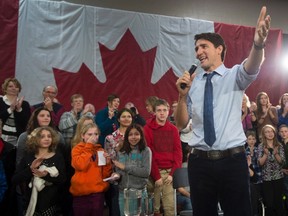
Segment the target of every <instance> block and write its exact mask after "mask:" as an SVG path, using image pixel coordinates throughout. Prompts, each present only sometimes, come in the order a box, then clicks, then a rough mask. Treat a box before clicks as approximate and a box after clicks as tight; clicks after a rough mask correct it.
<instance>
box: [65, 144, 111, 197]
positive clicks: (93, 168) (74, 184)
mask: <svg viewBox="0 0 288 216" xmlns="http://www.w3.org/2000/svg"><path fill="white" fill-rule="evenodd" d="M97 151H104V149H103V148H102V147H101V145H100V144H96V145H93V144H91V143H83V142H81V143H79V144H77V145H76V146H75V147H74V148H73V149H72V167H73V168H74V169H75V174H74V175H73V176H72V178H71V187H70V192H71V194H72V195H73V196H82V195H89V194H92V193H99V192H104V191H106V190H107V189H108V187H109V183H108V182H104V181H103V179H104V178H107V177H109V176H110V175H111V173H112V166H111V164H106V165H105V166H98V156H97ZM92 155H95V156H96V158H95V156H94V158H95V160H94V159H93V157H92Z"/></svg>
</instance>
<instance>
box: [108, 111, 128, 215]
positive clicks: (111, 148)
mask: <svg viewBox="0 0 288 216" xmlns="http://www.w3.org/2000/svg"><path fill="white" fill-rule="evenodd" d="M117 121H118V124H119V128H118V129H117V130H116V131H114V132H113V133H112V134H110V135H108V136H106V138H105V150H106V151H107V152H108V154H109V157H110V159H115V158H116V155H117V152H118V150H119V149H121V147H122V144H123V140H124V134H125V132H126V130H127V128H128V127H129V126H130V125H131V124H132V121H133V114H132V112H131V110H130V109H127V108H123V109H121V110H120V111H119V112H118V114H117ZM118 194H119V191H118V184H117V182H114V181H111V182H110V187H109V190H108V191H107V192H106V194H105V199H106V203H107V205H108V208H109V215H110V216H119V215H120V211H119V205H118Z"/></svg>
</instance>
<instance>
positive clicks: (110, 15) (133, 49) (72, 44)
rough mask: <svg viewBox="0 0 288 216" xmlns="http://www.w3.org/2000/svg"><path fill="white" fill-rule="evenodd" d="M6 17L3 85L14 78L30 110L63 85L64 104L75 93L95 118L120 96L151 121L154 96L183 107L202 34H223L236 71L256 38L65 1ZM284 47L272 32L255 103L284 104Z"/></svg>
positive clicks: (15, 4)
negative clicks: (260, 96) (49, 88)
mask: <svg viewBox="0 0 288 216" xmlns="http://www.w3.org/2000/svg"><path fill="white" fill-rule="evenodd" d="M268 9H269V8H268ZM0 10H1V15H2V16H0V28H1V31H0V32H1V33H0V47H1V49H0V81H1V83H3V81H4V79H5V78H7V77H12V76H15V77H16V78H17V79H18V80H19V81H20V82H21V84H22V92H21V95H24V96H25V99H26V100H27V101H29V102H30V104H31V105H32V104H35V103H38V102H39V101H41V100H42V89H43V87H44V86H45V85H49V84H53V85H57V87H58V89H59V94H58V96H57V99H58V100H59V101H60V102H61V103H62V104H63V105H64V106H65V107H66V109H70V96H71V95H72V94H74V93H80V94H82V95H83V96H84V99H85V102H86V103H88V102H89V103H92V104H94V105H95V107H96V110H99V109H101V108H102V107H104V106H105V104H106V100H107V96H108V95H109V94H111V93H116V94H118V95H119V96H120V99H121V105H123V106H124V104H125V103H126V102H128V101H132V102H133V103H134V104H135V105H136V106H137V107H138V109H139V110H140V113H143V115H144V116H145V114H147V113H146V111H145V105H144V102H145V99H146V98H147V97H148V96H152V95H156V96H158V97H161V98H164V99H166V100H167V101H168V102H172V101H173V100H177V96H178V94H177V90H176V87H175V82H176V79H177V77H179V76H181V74H182V73H183V72H184V70H187V69H189V67H190V66H191V64H192V63H194V62H195V52H194V35H195V34H198V33H202V32H217V33H220V34H221V35H222V36H223V38H224V40H225V41H226V45H227V54H226V59H225V65H226V66H227V67H231V66H232V65H234V64H237V63H241V62H242V61H243V60H244V59H245V58H246V57H247V56H248V54H249V51H250V49H251V46H252V42H253V36H254V31H255V28H254V27H246V26H239V25H228V24H223V23H215V22H211V21H205V20H197V19H191V18H179V17H169V16H161V15H154V14H144V13H136V12H128V11H121V10H114V9H106V8H99V7H91V6H87V5H77V4H71V3H67V2H63V1H61V2H59V1H46V0H20V1H18V0H2V5H1V9H0ZM259 11H260V8H259ZM256 20H257V17H255V24H256ZM281 45H282V32H281V30H279V29H273V30H271V31H270V33H269V37H268V40H267V43H266V49H265V51H266V60H265V63H264V65H263V66H262V68H261V73H260V75H259V77H258V79H257V81H256V82H254V83H253V84H252V85H251V86H250V87H249V89H248V90H247V94H248V96H249V97H250V98H251V100H255V97H256V94H257V93H258V92H259V91H265V92H267V93H268V94H269V95H270V100H271V101H272V103H277V102H278V99H279V96H280V95H281V94H282V93H284V90H285V88H284V87H285V86H286V82H287V81H286V82H285V80H287V78H284V75H283V74H281V72H280V70H279V68H278V62H277V60H278V59H279V57H280V55H281Z"/></svg>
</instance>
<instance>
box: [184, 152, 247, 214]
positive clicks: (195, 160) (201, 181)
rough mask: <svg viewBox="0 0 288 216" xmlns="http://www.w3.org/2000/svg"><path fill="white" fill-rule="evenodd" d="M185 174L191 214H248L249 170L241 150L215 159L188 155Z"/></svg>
mask: <svg viewBox="0 0 288 216" xmlns="http://www.w3.org/2000/svg"><path fill="white" fill-rule="evenodd" d="M188 176H189V184H190V193H191V200H193V202H192V208H193V216H203V215H207V216H216V215H218V213H217V203H218V202H220V205H221V208H222V210H223V211H224V214H225V216H251V202H250V190H249V172H248V165H247V160H246V155H245V153H237V154H234V155H232V156H230V157H226V158H223V159H219V160H209V159H203V158H199V157H198V155H195V154H190V156H189V160H188Z"/></svg>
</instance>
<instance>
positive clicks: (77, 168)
mask: <svg viewBox="0 0 288 216" xmlns="http://www.w3.org/2000/svg"><path fill="white" fill-rule="evenodd" d="M270 22H271V18H270V16H269V15H266V7H263V8H262V9H261V12H260V15H259V18H258V21H257V25H256V31H255V37H254V43H253V46H252V48H251V51H250V54H249V56H248V58H247V59H245V60H244V61H243V62H242V63H241V64H239V65H235V66H234V67H232V68H231V69H229V68H226V67H225V65H224V64H223V61H224V57H225V51H226V45H225V42H224V40H223V38H222V37H221V36H220V35H219V34H216V33H202V34H198V35H195V52H196V57H197V59H199V61H200V64H201V67H202V69H203V71H202V72H201V73H198V74H193V75H191V74H189V73H188V72H185V73H184V74H183V76H182V77H180V78H179V79H178V80H177V82H176V87H177V90H178V92H179V99H178V100H177V101H173V102H172V103H171V106H170V105H169V103H168V102H167V101H166V100H164V99H161V98H158V97H157V96H151V97H149V98H147V100H146V101H145V105H146V109H147V112H149V113H150V117H149V118H148V119H143V117H142V116H141V114H140V113H139V112H138V110H137V108H136V107H135V106H134V104H133V103H132V102H129V103H127V104H126V105H125V106H124V107H125V108H123V109H120V102H121V100H120V97H119V96H118V95H116V94H110V95H109V96H108V98H107V106H106V107H104V108H103V109H101V110H99V111H97V110H95V108H94V106H93V105H92V104H85V103H84V96H83V95H81V94H74V95H72V96H71V107H72V108H71V110H70V111H66V110H64V108H63V106H62V105H61V103H60V102H59V101H58V100H57V93H58V90H57V87H55V86H53V85H49V86H45V87H44V88H43V92H42V95H43V102H41V103H39V104H36V105H32V106H31V105H30V104H29V102H27V101H25V100H24V97H19V93H20V91H21V84H20V82H19V81H18V80H17V79H16V78H7V79H6V80H5V82H4V83H3V84H2V92H3V96H1V97H0V120H1V121H0V122H1V127H0V135H1V139H0V156H1V157H0V159H1V160H0V212H1V215H19V216H22V215H25V216H26V215H27V216H30V215H31V216H32V215H45V216H46V215H51V216H53V215H69V216H71V215H75V216H78V215H81V216H82V215H83V216H85V215H87V216H88V215H95V216H96V215H105V210H107V214H109V215H111V216H119V215H121V216H122V215H124V212H126V213H125V214H129V213H127V211H128V212H129V211H139V212H138V213H135V212H133V213H131V212H130V213H131V214H133V215H135V214H139V213H140V212H141V214H144V213H145V211H146V210H147V205H145V204H147V203H145V202H144V201H145V199H146V198H147V197H149V195H151V194H153V197H154V200H153V201H154V205H153V214H154V215H156V216H160V215H162V214H164V215H165V216H170V215H174V213H175V211H177V210H180V209H181V208H182V209H185V210H192V208H193V215H195V216H202V215H216V214H217V205H218V203H220V205H221V207H222V209H223V211H224V214H225V215H228V216H236V215H239V216H240V215H241V216H244V215H245V216H250V215H253V216H256V215H258V214H259V212H258V201H259V200H260V199H263V202H264V205H265V212H266V216H283V215H286V214H287V209H288V201H287V200H288V145H287V143H288V93H284V94H283V95H282V96H281V97H280V100H279V104H278V105H276V106H273V105H272V104H271V103H270V100H269V96H268V94H267V93H265V92H259V94H258V95H257V97H256V98H255V102H250V100H249V97H248V96H247V95H246V94H244V92H245V90H246V88H247V87H248V86H249V85H250V84H251V83H252V82H253V81H254V80H255V79H256V77H257V75H258V73H259V68H260V66H261V64H262V62H263V60H264V47H265V41H266V38H267V35H268V32H269V29H270ZM182 84H185V85H182ZM183 86H184V87H183ZM202 92H203V93H204V94H202ZM213 95H214V98H215V97H216V98H217V100H213ZM241 100H242V107H241ZM171 110H172V111H171ZM214 112H215V113H217V114H215V115H213V113H214ZM240 119H241V120H240ZM241 122H242V125H241ZM245 134H246V137H245ZM245 140H246V144H245ZM187 164H188V165H187ZM182 166H183V167H187V166H188V175H189V183H190V190H189V189H188V190H187V189H185V188H179V190H178V193H177V196H178V197H177V200H178V201H179V203H177V204H178V205H177V209H175V205H174V203H175V200H174V188H173V173H174V171H175V170H176V169H178V168H180V167H182ZM249 176H250V182H249V181H248V179H249ZM132 192H133V193H136V194H137V196H139V197H140V198H141V200H142V202H141V203H138V204H139V208H137V209H136V210H135V209H133V205H132V206H131V203H127V200H128V199H127V196H128V194H129V193H132ZM283 197H284V198H285V199H283ZM250 200H251V202H250ZM189 201H190V202H189ZM189 204H190V205H189ZM191 204H192V205H191ZM251 204H252V207H251ZM16 206H17V208H16ZM105 206H106V207H107V208H105ZM178 207H179V209H178ZM139 209H140V210H139Z"/></svg>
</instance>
